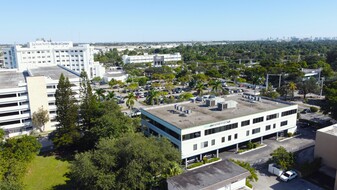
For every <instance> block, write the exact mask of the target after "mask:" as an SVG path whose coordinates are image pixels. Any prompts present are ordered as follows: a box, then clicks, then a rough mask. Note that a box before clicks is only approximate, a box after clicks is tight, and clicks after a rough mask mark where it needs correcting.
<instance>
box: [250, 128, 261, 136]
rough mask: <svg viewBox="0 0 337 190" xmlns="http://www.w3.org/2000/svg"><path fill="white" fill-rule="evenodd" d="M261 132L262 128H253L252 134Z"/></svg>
mask: <svg viewBox="0 0 337 190" xmlns="http://www.w3.org/2000/svg"><path fill="white" fill-rule="evenodd" d="M259 132H260V128H256V129H253V130H252V134H253V135H254V134H256V133H259Z"/></svg>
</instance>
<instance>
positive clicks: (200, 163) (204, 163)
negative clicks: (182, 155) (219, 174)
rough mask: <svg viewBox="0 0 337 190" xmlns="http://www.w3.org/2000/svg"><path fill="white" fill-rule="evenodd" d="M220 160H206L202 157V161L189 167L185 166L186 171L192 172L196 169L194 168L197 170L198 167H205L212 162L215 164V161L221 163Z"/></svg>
mask: <svg viewBox="0 0 337 190" xmlns="http://www.w3.org/2000/svg"><path fill="white" fill-rule="evenodd" d="M221 160H222V159H221V158H210V159H208V158H206V157H204V158H203V159H202V162H195V163H193V164H191V165H189V166H187V170H192V169H196V168H199V167H202V166H206V165H208V164H210V163H213V162H217V161H221Z"/></svg>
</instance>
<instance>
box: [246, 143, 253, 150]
mask: <svg viewBox="0 0 337 190" xmlns="http://www.w3.org/2000/svg"><path fill="white" fill-rule="evenodd" d="M247 148H248V149H252V148H254V143H252V142H250V141H249V142H248V143H247Z"/></svg>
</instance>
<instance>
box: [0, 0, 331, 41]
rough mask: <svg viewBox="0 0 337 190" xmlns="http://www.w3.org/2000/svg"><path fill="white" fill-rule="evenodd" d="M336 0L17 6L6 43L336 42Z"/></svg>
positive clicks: (5, 22)
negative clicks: (309, 39)
mask: <svg viewBox="0 0 337 190" xmlns="http://www.w3.org/2000/svg"><path fill="white" fill-rule="evenodd" d="M336 7H337V1H336V0H320V1H317V0H282V1H280V0H279V1H274V0H254V1H252V0H212V1H201V0H180V1H179V0H170V1H155V0H143V1H140V0H139V1H136V0H133V1H131V0H129V1H126V0H125V1H117V0H116V1H109V0H97V1H87V0H82V1H80V0H71V1H65V0H58V1H43V0H30V1H24V0H12V1H3V2H1V11H0V16H1V20H2V22H1V30H0V43H1V44H4V43H6V44H13V43H26V42H28V41H34V40H35V39H37V38H45V39H52V40H54V41H74V42H149V41H151V42H152V41H155V42H157V41H158V42H160V41H221V40H259V39H266V38H269V37H272V38H277V37H278V38H283V37H285V38H287V37H292V36H296V37H300V38H305V37H311V36H312V37H336V36H337V11H336V10H335V9H336Z"/></svg>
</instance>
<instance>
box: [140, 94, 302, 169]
mask: <svg viewBox="0 0 337 190" xmlns="http://www.w3.org/2000/svg"><path fill="white" fill-rule="evenodd" d="M297 107H298V106H297V105H296V104H292V103H288V102H283V101H276V100H272V99H268V98H261V97H259V96H255V95H247V94H244V95H228V96H225V97H224V98H218V97H217V98H213V99H209V100H206V101H205V102H199V103H198V102H183V103H180V104H169V105H163V106H159V107H151V108H146V109H141V113H142V126H143V127H144V130H145V133H147V134H153V135H161V136H164V137H167V138H168V139H169V140H170V141H171V142H172V143H173V144H174V145H175V146H176V147H177V148H178V149H179V150H180V152H181V158H182V159H184V160H185V163H187V160H188V159H190V158H195V157H197V158H199V157H200V159H202V157H203V155H205V154H210V153H211V154H216V155H218V153H219V150H223V149H224V148H226V147H230V146H233V147H234V148H235V147H236V148H237V149H238V148H239V144H240V143H247V142H249V141H251V140H259V141H261V142H263V138H266V137H270V136H276V138H278V136H279V135H283V134H287V133H288V132H290V133H294V132H295V131H296V120H297Z"/></svg>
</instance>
